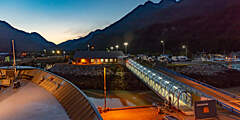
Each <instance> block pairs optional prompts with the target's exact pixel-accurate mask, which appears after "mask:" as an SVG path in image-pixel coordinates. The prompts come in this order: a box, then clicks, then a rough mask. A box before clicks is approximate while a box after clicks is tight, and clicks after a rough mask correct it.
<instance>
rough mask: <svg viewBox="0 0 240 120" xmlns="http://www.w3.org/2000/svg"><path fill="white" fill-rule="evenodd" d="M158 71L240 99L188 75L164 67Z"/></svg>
mask: <svg viewBox="0 0 240 120" xmlns="http://www.w3.org/2000/svg"><path fill="white" fill-rule="evenodd" d="M157 69H160V70H162V71H165V72H170V73H172V74H174V75H177V76H179V77H183V78H186V79H188V80H191V81H193V82H196V83H198V84H201V85H203V86H205V87H208V88H212V89H214V90H216V91H218V92H221V93H223V94H226V95H228V96H231V97H232V98H239V97H238V96H236V95H234V94H232V93H229V92H227V91H224V90H221V89H219V88H216V87H214V86H211V85H209V84H206V83H203V82H201V81H198V80H196V79H193V78H190V77H188V76H186V75H183V74H181V73H177V72H175V71H172V70H170V69H167V68H164V67H157Z"/></svg>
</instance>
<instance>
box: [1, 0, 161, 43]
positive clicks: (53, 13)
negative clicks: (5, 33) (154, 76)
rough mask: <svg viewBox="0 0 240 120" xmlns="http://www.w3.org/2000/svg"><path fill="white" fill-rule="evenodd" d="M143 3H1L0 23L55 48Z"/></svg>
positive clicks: (10, 0) (88, 0)
mask: <svg viewBox="0 0 240 120" xmlns="http://www.w3.org/2000/svg"><path fill="white" fill-rule="evenodd" d="M146 1H147V0H1V1H0V20H4V21H6V22H8V23H9V24H11V25H12V26H13V27H15V28H17V29H20V30H24V31H26V32H38V33H40V34H41V35H42V36H43V37H45V38H46V39H47V40H49V41H52V42H54V43H56V44H58V43H61V42H63V41H66V40H69V39H74V38H78V37H80V36H85V35H87V34H88V33H89V32H91V31H93V30H96V29H103V28H104V27H106V26H108V25H110V24H112V23H114V22H115V21H117V20H119V19H120V18H121V17H123V16H124V15H126V14H127V13H129V12H130V11H131V10H133V9H134V8H135V7H137V6H138V5H139V4H143V3H144V2H146ZM152 1H153V2H159V1H160V0H152Z"/></svg>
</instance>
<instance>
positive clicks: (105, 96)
mask: <svg viewBox="0 0 240 120" xmlns="http://www.w3.org/2000/svg"><path fill="white" fill-rule="evenodd" d="M103 71H104V73H103V74H104V110H106V108H107V82H106V67H104V69H103Z"/></svg>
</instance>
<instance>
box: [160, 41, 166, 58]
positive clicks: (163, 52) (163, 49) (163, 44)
mask: <svg viewBox="0 0 240 120" xmlns="http://www.w3.org/2000/svg"><path fill="white" fill-rule="evenodd" d="M160 42H161V43H162V54H163V55H164V54H165V42H164V41H163V40H161V41H160Z"/></svg>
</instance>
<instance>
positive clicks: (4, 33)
mask: <svg viewBox="0 0 240 120" xmlns="http://www.w3.org/2000/svg"><path fill="white" fill-rule="evenodd" d="M12 40H14V41H15V47H16V50H18V51H36V50H43V49H50V48H52V47H55V46H56V45H55V44H54V43H52V42H48V41H47V40H46V39H45V38H43V37H42V36H41V35H40V34H38V33H36V32H33V33H27V32H24V31H21V30H17V29H15V28H14V27H12V26H11V25H9V24H8V23H7V22H5V21H0V51H11V50H12V47H11V41H12Z"/></svg>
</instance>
